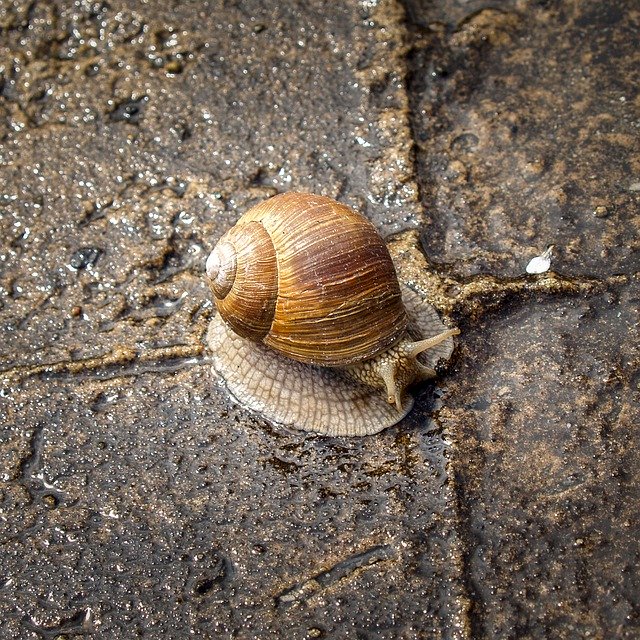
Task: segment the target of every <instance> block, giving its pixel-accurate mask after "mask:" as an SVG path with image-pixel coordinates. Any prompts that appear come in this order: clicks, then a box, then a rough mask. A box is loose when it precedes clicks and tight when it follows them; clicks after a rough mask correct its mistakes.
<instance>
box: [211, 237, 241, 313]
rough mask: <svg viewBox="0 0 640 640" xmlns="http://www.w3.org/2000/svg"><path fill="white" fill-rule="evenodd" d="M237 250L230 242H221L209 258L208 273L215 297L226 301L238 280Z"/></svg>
mask: <svg viewBox="0 0 640 640" xmlns="http://www.w3.org/2000/svg"><path fill="white" fill-rule="evenodd" d="M237 268H238V264H237V262H236V250H235V247H234V246H233V245H232V244H231V243H230V242H219V243H218V244H217V245H216V247H215V248H214V250H213V251H212V252H211V253H210V254H209V257H208V258H207V265H206V272H207V277H208V278H209V281H210V283H211V284H210V286H211V289H212V291H213V295H214V296H215V297H216V298H217V299H219V300H224V298H225V297H226V296H227V294H228V293H229V291H231V287H233V283H234V281H235V279H236V271H237Z"/></svg>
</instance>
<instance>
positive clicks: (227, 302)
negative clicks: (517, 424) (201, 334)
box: [207, 220, 278, 342]
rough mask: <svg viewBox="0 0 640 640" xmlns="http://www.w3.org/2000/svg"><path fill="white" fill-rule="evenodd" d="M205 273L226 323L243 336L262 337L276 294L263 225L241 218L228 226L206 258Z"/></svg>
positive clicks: (275, 270)
mask: <svg viewBox="0 0 640 640" xmlns="http://www.w3.org/2000/svg"><path fill="white" fill-rule="evenodd" d="M218 264H220V266H219V267H218ZM225 266H226V267H227V269H226V270H225V269H224V267H225ZM216 268H217V273H216ZM209 270H210V271H211V274H212V275H214V276H215V277H214V279H213V280H212V279H211V276H210V275H209ZM207 276H208V277H209V278H210V280H209V282H210V286H211V290H212V292H213V295H214V297H215V301H216V306H217V307H218V311H219V312H220V315H221V316H222V317H223V318H224V320H225V322H226V323H227V324H228V325H229V326H230V327H231V328H232V329H233V330H234V331H235V332H236V333H237V334H238V335H239V336H242V337H243V338H247V339H249V340H253V341H254V342H259V341H261V340H263V338H264V337H265V336H266V335H267V333H268V332H269V330H270V329H271V325H272V323H273V316H274V312H275V306H276V301H277V297H278V265H277V260H276V253H275V248H274V246H273V242H271V238H270V237H269V234H268V233H267V232H266V230H265V229H264V227H263V226H262V225H261V224H260V223H259V222H252V221H246V222H245V221H242V220H241V221H240V222H239V223H238V224H237V225H236V226H235V227H233V228H231V229H229V231H227V233H226V234H225V235H224V236H222V238H221V239H220V242H219V243H218V244H217V245H216V247H215V248H214V250H213V251H212V252H211V255H210V256H209V258H208V259H207Z"/></svg>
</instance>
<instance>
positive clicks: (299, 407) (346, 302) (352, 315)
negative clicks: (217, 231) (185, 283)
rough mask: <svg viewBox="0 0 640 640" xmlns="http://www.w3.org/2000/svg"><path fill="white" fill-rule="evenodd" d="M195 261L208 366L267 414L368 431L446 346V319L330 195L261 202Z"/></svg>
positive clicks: (310, 425)
mask: <svg viewBox="0 0 640 640" xmlns="http://www.w3.org/2000/svg"><path fill="white" fill-rule="evenodd" d="M206 271H207V277H208V279H209V285H210V287H211V290H212V292H213V294H214V298H215V302H216V307H217V309H218V312H219V314H218V315H217V316H215V317H214V318H213V320H212V321H211V323H210V326H209V330H208V333H207V342H208V344H209V347H210V349H211V350H212V352H213V369H214V372H215V373H216V374H217V375H218V377H219V378H221V379H222V381H223V383H224V384H225V385H226V387H227V389H228V391H229V392H230V393H231V395H232V396H234V397H235V398H236V399H237V400H238V401H239V402H240V404H242V405H244V406H246V407H248V408H250V409H252V410H253V411H256V412H258V413H260V414H261V415H263V416H264V417H266V418H268V419H269V420H271V421H273V422H277V423H281V424H285V425H290V426H293V427H297V428H301V429H305V430H309V431H315V432H317V433H321V434H324V435H334V436H355V435H369V434H373V433H377V432H379V431H381V430H382V429H384V428H386V427H388V426H391V425H393V424H395V423H397V422H399V420H401V419H402V418H403V417H404V416H405V415H406V414H407V413H408V412H409V411H410V409H411V407H412V406H413V398H412V397H411V396H410V395H409V394H404V393H403V392H404V387H405V386H407V385H408V384H410V383H411V382H412V381H414V380H420V379H424V378H427V377H432V376H433V375H435V371H433V367H434V366H435V363H436V362H437V360H439V359H441V358H445V359H446V358H448V357H449V356H450V355H451V352H452V350H453V341H452V339H451V337H450V336H451V335H454V334H455V333H457V330H446V328H445V327H444V325H443V324H442V323H441V322H440V320H439V318H438V316H437V313H436V312H435V310H434V309H433V307H431V306H430V305H429V304H428V303H426V301H424V300H423V299H422V298H421V297H420V296H419V295H418V294H416V293H415V292H414V291H412V290H410V289H408V288H407V287H405V286H403V287H402V289H401V287H400V284H399V283H398V279H397V277H396V273H395V268H394V266H393V262H392V260H391V257H390V255H389V252H388V250H387V248H386V245H385V244H384V241H383V240H382V238H381V237H380V236H379V235H378V233H377V231H376V229H375V227H373V225H372V224H371V223H370V222H369V221H368V220H367V219H366V218H364V217H363V216H362V215H361V214H359V213H357V212H355V211H353V210H352V209H350V208H349V207H346V206H344V205H342V204H340V203H338V202H335V201H334V200H331V199H330V198H326V197H323V196H316V195H311V194H301V193H288V194H282V195H279V196H275V197H273V198H271V199H269V200H266V201H265V202H262V203H260V204H259V205H257V206H256V207H254V208H252V209H251V210H250V211H248V212H247V213H246V214H245V215H243V216H242V217H241V218H240V220H238V222H237V224H236V225H235V226H234V227H232V228H231V229H230V230H229V231H228V232H227V233H226V234H225V235H224V236H223V237H222V238H221V239H220V241H219V242H218V244H217V245H216V247H215V248H214V250H213V251H212V253H211V255H210V256H209V258H208V259H207V265H206ZM410 335H411V336H412V337H414V338H416V339H424V338H431V340H427V341H424V340H423V342H424V343H425V344H423V343H416V342H413V341H412V340H410V339H409V336H410ZM416 345H421V346H419V348H416ZM425 345H426V346H425ZM425 348H428V349H429V350H428V351H427V352H426V353H424V354H423V355H422V356H420V357H421V358H422V361H421V362H419V361H418V360H417V353H420V352H422V351H423V350H424V349H425ZM398 363H400V364H398ZM389 372H391V373H389ZM396 381H397V382H398V384H397V385H396ZM374 387H377V388H382V389H385V390H386V391H387V392H388V396H387V397H385V396H383V395H382V394H380V392H379V391H378V390H377V389H376V388H374Z"/></svg>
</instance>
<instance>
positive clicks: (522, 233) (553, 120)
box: [0, 0, 640, 640]
mask: <svg viewBox="0 0 640 640" xmlns="http://www.w3.org/2000/svg"><path fill="white" fill-rule="evenodd" d="M263 4H264V3H260V2H242V3H229V2H218V3H206V2H201V3H182V4H176V5H175V6H169V5H168V4H167V3H158V2H148V3H144V2H126V3H125V2H109V3H101V2H82V1H79V2H60V3H56V4H53V3H44V2H18V1H16V2H5V3H3V4H2V5H1V6H0V69H1V71H2V75H1V76H0V78H1V79H0V89H1V94H0V159H1V161H0V197H1V200H0V369H1V370H2V373H1V374H0V382H1V384H0V412H1V415H2V429H1V430H0V482H1V484H0V545H1V547H0V549H1V551H2V553H1V554H0V637H1V638H26V639H31V638H34V639H35V638H58V639H60V640H61V639H62V638H67V637H72V636H87V637H89V636H91V637H96V638H101V637H105V638H107V637H109V638H113V637H116V638H119V637H122V638H135V637H145V638H184V637H187V636H190V637H196V638H209V637H220V638H231V637H233V638H267V637H274V638H278V637H281V638H322V637H325V638H367V639H373V638H376V639H394V638H404V639H407V640H408V639H412V638H416V639H417V638H485V637H486V638H549V637H554V638H634V637H637V636H638V635H640V619H639V614H640V603H639V600H640V596H639V594H640V585H639V584H638V583H639V580H638V571H637V566H638V564H639V561H640V558H639V556H640V545H639V544H638V538H639V536H638V532H639V525H638V516H637V514H638V501H639V499H640V491H639V490H638V483H637V477H638V475H639V472H640V456H639V454H638V447H637V442H638V435H639V433H638V431H639V427H638V425H639V424H640V415H639V413H640V410H639V409H638V406H639V402H638V401H639V399H640V398H639V396H640V394H639V390H640V375H639V367H638V364H639V361H640V357H639V354H638V344H639V334H640V331H639V317H638V316H639V313H638V311H639V308H640V287H639V284H638V274H639V273H640V258H639V257H638V255H639V254H638V238H639V234H638V229H639V226H640V207H639V201H640V142H639V133H640V115H639V114H640V109H639V107H640V102H639V100H640V98H639V96H638V86H639V85H640V78H639V77H638V75H639V71H638V70H639V69H640V64H639V63H640V59H639V58H640V54H639V52H638V49H637V46H636V45H635V44H634V43H635V41H637V39H638V34H639V31H640V25H639V22H640V16H639V14H638V11H637V8H636V6H635V3H634V2H632V0H616V1H615V2H612V3H600V2H595V0H590V1H588V2H582V3H566V2H565V3H561V2H533V1H532V0H531V1H527V0H519V1H513V2H505V3H501V4H500V8H499V9H497V8H496V7H495V6H494V5H490V3H487V2H481V1H474V2H460V1H451V2H446V1H444V0H443V1H442V2H437V3H431V2H421V1H417V0H416V1H414V2H407V4H406V5H405V6H403V5H402V4H399V3H396V2H392V1H385V0H383V1H380V2H375V1H374V2H358V3H356V2H349V3H346V4H341V5H336V6H333V5H332V4H331V5H329V4H328V3H322V2H312V3H305V4H298V3H281V5H280V6H279V8H274V7H269V8H268V9H267V8H265V7H264V6H263ZM294 189H295V190H308V191H314V192H319V193H322V194H325V195H329V196H331V197H334V198H337V199H339V200H341V201H343V202H345V203H347V204H350V205H352V206H354V207H356V208H358V209H360V210H361V211H363V212H364V213H365V214H366V215H367V216H368V217H369V218H370V219H371V220H372V221H373V222H374V223H375V224H376V225H377V226H378V228H379V229H380V231H381V232H382V233H383V235H384V236H385V237H387V238H388V239H389V244H390V249H391V251H392V254H393V255H394V257H395V258H396V260H397V261H398V263H399V265H400V271H401V274H402V278H403V279H405V280H408V281H411V282H412V283H413V285H414V287H416V288H418V289H421V290H423V291H424V292H425V294H426V295H427V296H429V297H430V298H431V301H432V302H433V304H434V305H435V306H436V307H437V308H438V309H439V310H440V311H441V313H442V314H443V315H444V316H445V317H446V318H447V319H448V320H450V321H451V322H452V323H454V324H455V325H457V326H459V327H460V328H461V329H462V335H461V336H460V338H459V339H458V342H457V343H458V349H457V350H456V352H455V354H454V359H453V361H452V364H451V366H450V367H449V369H448V370H447V371H446V372H443V375H442V376H441V377H440V378H439V380H438V382H437V385H436V386H435V387H434V386H430V387H427V388H425V390H424V391H423V393H422V394H421V395H420V397H419V400H418V402H417V407H416V409H415V410H414V411H413V412H412V413H411V414H410V415H409V416H408V417H407V419H405V420H404V421H403V422H402V423H401V424H400V425H398V426H397V427H393V428H391V429H388V430H386V431H384V432H383V433H381V434H379V435H377V436H373V437H369V438H363V439H357V440H353V439H331V438H323V437H318V436H312V435H309V434H304V433H299V432H295V431H291V430H288V429H285V428H282V427H279V426H273V425H270V424H269V423H268V422H266V421H265V420H262V419H260V417H259V416H254V415H251V414H250V413H248V412H246V411H245V410H243V409H241V408H240V407H237V406H236V405H234V403H233V402H231V401H230V399H229V398H228V397H227V396H226V394H225V393H224V390H223V389H221V388H220V387H219V386H217V385H216V383H215V380H214V379H213V378H212V376H211V373H210V356H209V355H208V354H207V352H206V350H205V348H204V345H203V339H204V335H205V331H206V327H207V324H208V321H209V319H210V318H211V314H212V305H211V302H210V297H209V293H208V290H207V287H206V285H205V283H204V280H203V277H202V274H203V269H204V260H205V257H206V254H207V252H208V251H209V250H210V249H211V247H212V246H213V245H214V244H215V242H216V241H217V239H218V238H219V237H220V236H221V235H222V234H223V233H224V231H225V230H226V229H228V228H229V226H230V225H231V224H233V222H234V221H235V220H236V219H237V218H238V217H239V216H240V215H241V213H243V212H244V211H246V209H247V208H249V207H250V206H251V205H252V204H255V203H256V202H258V201H259V200H261V199H263V198H266V197H268V196H270V195H273V194H275V193H278V192H282V191H288V190H294ZM550 244H553V245H554V253H553V258H552V262H551V271H550V272H548V273H544V274H541V275H537V276H532V275H525V267H526V265H527V263H528V262H529V261H530V260H531V259H532V258H533V257H534V256H536V255H540V254H541V253H542V252H543V251H544V249H545V248H546V247H547V246H549V245H550Z"/></svg>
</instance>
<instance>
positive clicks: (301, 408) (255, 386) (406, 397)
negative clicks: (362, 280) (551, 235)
mask: <svg viewBox="0 0 640 640" xmlns="http://www.w3.org/2000/svg"><path fill="white" fill-rule="evenodd" d="M402 293H403V295H402V298H403V302H404V304H405V307H406V309H407V314H408V316H409V319H410V326H409V330H410V334H411V336H412V337H413V338H415V339H423V338H431V337H433V336H436V335H438V334H440V333H442V332H443V331H444V330H445V327H444V325H443V324H442V322H441V321H440V319H439V318H438V315H437V313H436V311H435V309H433V307H431V305H429V304H428V303H427V302H425V301H424V300H423V299H422V298H421V297H420V296H419V295H418V294H417V293H415V292H414V291H412V290H411V289H409V288H408V287H404V286H403V292H402ZM207 342H208V345H209V348H210V350H211V352H212V354H213V370H214V372H215V374H216V375H217V376H218V377H219V378H220V379H221V380H222V381H223V383H224V385H225V386H226V388H227V390H228V391H229V393H230V394H231V395H232V396H233V397H234V398H235V399H236V400H237V401H238V403H239V404H240V405H242V406H244V407H245V408H247V409H250V410H251V411H253V412H255V413H257V414H258V415H260V416H261V417H264V418H266V419H268V420H270V421H271V422H274V423H278V424H282V425H286V426H290V427H294V428H297V429H302V430H305V431H312V432H315V433H318V434H322V435H327V436H365V435H373V434H375V433H378V432H380V431H382V430H383V429H386V428H387V427H390V426H392V425H394V424H397V423H398V422H400V421H401V420H402V419H403V418H404V417H405V416H406V415H407V413H409V411H410V410H411V408H412V407H413V403H414V400H413V396H412V395H411V393H410V392H407V393H403V394H402V398H401V399H399V402H398V404H399V405H400V408H398V406H397V404H390V403H389V402H387V401H386V399H385V397H384V395H383V394H381V393H380V391H379V390H378V389H375V388H373V387H370V386H368V385H366V384H363V383H361V382H358V381H357V380H354V379H352V378H351V377H350V376H348V375H347V374H346V373H344V372H342V371H341V370H339V369H334V368H327V367H317V366H313V365H308V364H303V363H300V362H297V361H294V360H291V359H290V358H287V357H285V356H281V355H279V354H277V353H274V352H273V350H271V349H269V348H268V347H265V346H262V345H258V344H255V343H253V342H251V341H249V340H246V339H244V338H241V337H240V336H238V335H237V334H235V333H234V332H233V331H232V330H231V329H229V327H228V326H227V325H226V324H225V323H224V322H223V321H222V319H221V318H220V316H219V315H216V316H215V317H214V318H213V320H212V321H211V323H210V325H209V330H208V333H207ZM452 351H453V340H452V339H451V338H450V337H448V338H446V339H445V340H443V341H442V342H440V343H439V344H437V345H436V346H434V347H433V348H431V349H429V350H428V351H426V352H424V353H423V354H421V355H420V361H421V364H422V365H423V366H425V367H426V368H429V369H432V368H433V367H435V365H436V363H437V362H438V361H439V360H441V359H445V360H446V359H448V358H449V357H450V355H451V353H452Z"/></svg>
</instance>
